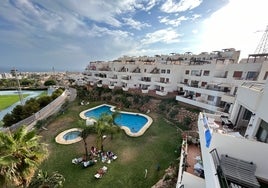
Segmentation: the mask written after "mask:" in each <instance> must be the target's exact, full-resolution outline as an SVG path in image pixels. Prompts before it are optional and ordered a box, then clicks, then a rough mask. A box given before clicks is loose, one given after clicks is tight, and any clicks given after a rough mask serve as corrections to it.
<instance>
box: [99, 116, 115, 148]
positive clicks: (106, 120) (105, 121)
mask: <svg viewBox="0 0 268 188" xmlns="http://www.w3.org/2000/svg"><path fill="white" fill-rule="evenodd" d="M115 117H116V113H114V115H109V114H103V115H102V116H101V117H100V118H99V119H98V121H97V122H96V123H95V124H94V126H95V130H96V133H97V141H96V142H97V147H99V148H100V147H103V136H104V134H105V133H111V134H113V133H115V132H118V131H115V130H120V128H119V127H118V126H117V125H115V124H114V119H115Z"/></svg>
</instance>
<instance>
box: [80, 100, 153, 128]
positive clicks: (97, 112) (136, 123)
mask: <svg viewBox="0 0 268 188" xmlns="http://www.w3.org/2000/svg"><path fill="white" fill-rule="evenodd" d="M102 114H112V111H111V107H110V106H106V105H103V106H100V107H97V108H95V109H92V110H88V111H87V112H85V116H86V117H90V118H94V119H98V118H99V117H100V116H101V115H102ZM147 121H148V120H147V118H146V117H143V116H141V115H139V114H128V113H122V112H119V115H118V116H117V117H116V118H115V124H116V125H118V126H125V127H128V128H129V129H130V131H131V132H132V133H137V132H139V131H140V129H141V128H142V127H143V126H144V125H145V124H146V123H147Z"/></svg>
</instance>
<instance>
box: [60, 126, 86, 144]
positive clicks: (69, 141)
mask: <svg viewBox="0 0 268 188" xmlns="http://www.w3.org/2000/svg"><path fill="white" fill-rule="evenodd" d="M72 131H83V130H82V129H80V128H72V129H67V130H65V131H63V132H61V133H60V134H58V135H57V136H56V137H55V141H56V142H57V143H59V144H65V145H68V144H73V143H76V142H80V141H81V140H82V137H80V136H79V137H77V138H76V139H73V140H65V139H64V138H63V136H64V135H65V134H66V133H69V132H72Z"/></svg>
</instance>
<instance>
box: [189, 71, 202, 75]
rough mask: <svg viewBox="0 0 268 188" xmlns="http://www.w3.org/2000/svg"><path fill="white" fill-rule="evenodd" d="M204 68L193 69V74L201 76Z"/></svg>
mask: <svg viewBox="0 0 268 188" xmlns="http://www.w3.org/2000/svg"><path fill="white" fill-rule="evenodd" d="M201 73H202V70H192V71H191V76H201Z"/></svg>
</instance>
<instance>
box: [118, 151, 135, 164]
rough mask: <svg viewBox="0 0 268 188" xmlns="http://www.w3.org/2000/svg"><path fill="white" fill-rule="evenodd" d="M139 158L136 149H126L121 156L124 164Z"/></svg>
mask: <svg viewBox="0 0 268 188" xmlns="http://www.w3.org/2000/svg"><path fill="white" fill-rule="evenodd" d="M136 156H137V151H136V149H134V148H125V149H124V150H123V151H122V153H121V154H120V161H121V162H122V163H129V162H131V161H134V160H135V158H136Z"/></svg>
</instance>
